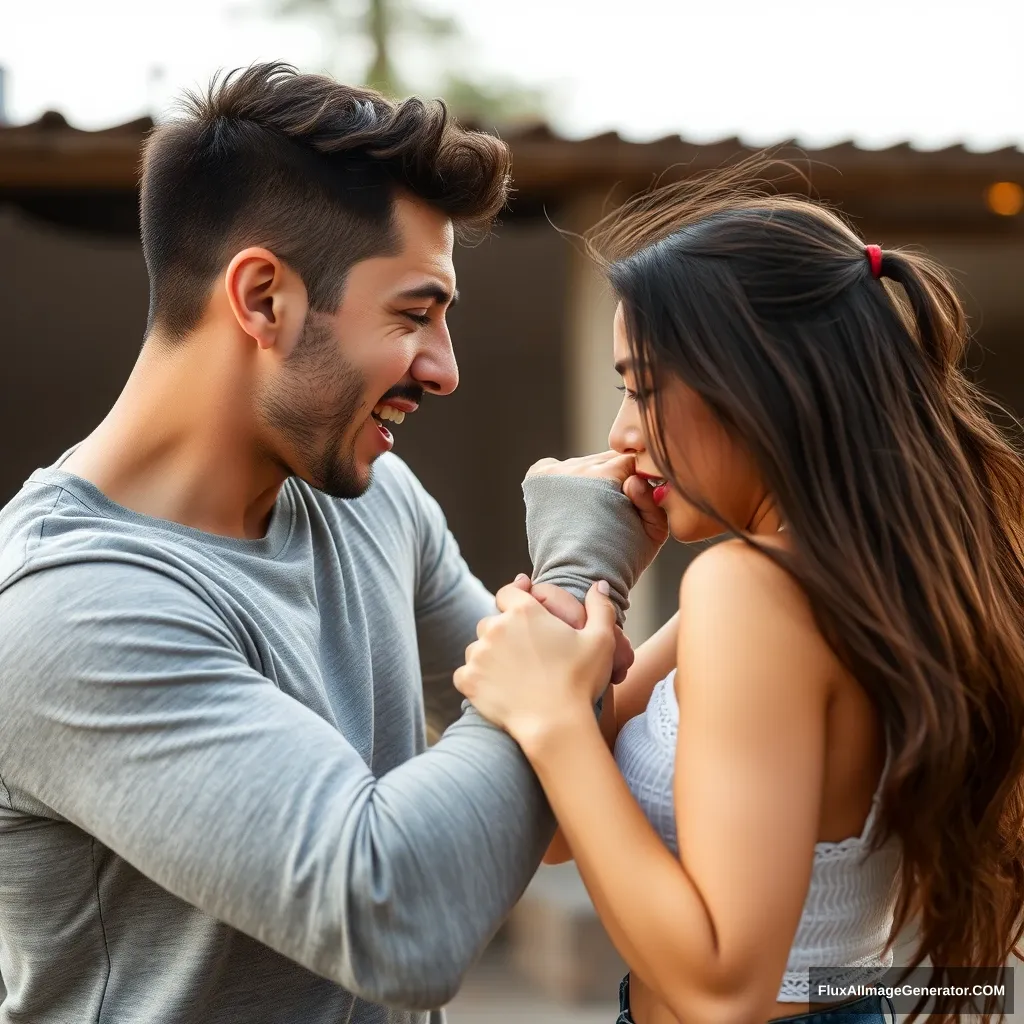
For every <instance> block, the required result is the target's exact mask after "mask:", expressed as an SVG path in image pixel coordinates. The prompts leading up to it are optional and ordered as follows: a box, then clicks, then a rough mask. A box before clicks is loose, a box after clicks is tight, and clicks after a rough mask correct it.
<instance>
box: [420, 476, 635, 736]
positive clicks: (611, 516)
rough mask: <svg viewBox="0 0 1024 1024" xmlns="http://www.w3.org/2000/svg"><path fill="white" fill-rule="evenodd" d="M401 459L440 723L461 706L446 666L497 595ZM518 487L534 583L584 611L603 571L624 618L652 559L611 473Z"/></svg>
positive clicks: (426, 663) (429, 684)
mask: <svg viewBox="0 0 1024 1024" xmlns="http://www.w3.org/2000/svg"><path fill="white" fill-rule="evenodd" d="M401 468H402V471H404V473H405V474H407V482H408V484H409V486H410V487H411V488H412V491H413V496H414V502H415V507H416V510H417V513H416V514H417V519H418V522H417V532H418V536H419V546H420V573H419V579H418V581H417V593H416V621H417V632H418V635H419V651H420V667H421V671H422V674H423V692H424V702H425V706H426V712H427V718H428V721H430V722H431V723H432V724H433V725H434V726H435V728H437V729H438V731H440V730H441V729H444V728H445V727H446V726H448V725H450V724H451V723H452V722H454V721H456V720H457V719H458V718H459V716H460V715H461V714H462V710H463V700H462V697H461V695H460V694H459V692H458V691H457V690H456V689H455V687H454V686H453V685H452V673H453V672H454V671H455V669H457V668H459V667H460V666H461V665H462V664H463V662H464V661H465V652H466V647H467V646H468V645H469V644H470V643H472V642H473V641H474V640H475V639H476V627H477V623H478V622H479V621H480V620H481V619H482V618H484V617H485V616H488V615H493V614H495V612H496V611H497V609H496V607H495V604H494V597H493V595H491V594H490V593H489V592H488V590H487V589H486V588H485V587H484V586H483V584H482V583H480V581H479V580H478V579H476V577H475V576H473V575H472V573H471V572H470V571H469V568H468V567H467V565H466V563H465V561H464V559H463V558H462V556H461V554H460V553H459V547H458V544H457V543H456V541H455V539H454V538H453V537H452V534H451V532H450V531H449V530H448V526H447V523H446V522H445V518H444V513H443V512H442V511H441V509H440V507H439V506H438V504H437V502H436V501H435V500H434V499H433V498H432V497H430V495H428V494H427V492H426V491H425V490H424V489H423V487H422V486H421V485H420V484H419V482H418V481H417V480H416V478H415V477H414V476H412V474H411V472H410V471H409V470H408V469H407V468H406V467H405V466H404V464H403V465H402V467H401ZM523 493H524V497H525V501H526V522H527V540H528V542H529V549H530V556H531V559H532V561H533V568H534V575H533V584H534V586H535V587H536V586H537V585H542V584H547V585H549V586H551V587H556V586H557V587H559V588H561V589H562V590H564V591H566V593H567V594H570V595H572V597H574V598H575V599H576V600H577V601H578V602H580V610H581V615H582V614H583V613H582V602H583V599H584V598H585V597H586V593H587V590H588V589H589V588H590V585H591V584H592V583H593V582H594V581H595V580H599V579H603V580H606V581H607V582H608V583H609V586H610V589H611V598H612V602H613V603H614V604H615V606H616V609H617V612H618V618H619V622H620V624H621V622H622V621H623V620H624V618H625V613H626V608H627V607H628V606H629V591H630V590H631V589H632V587H633V586H634V584H635V583H636V581H637V579H638V578H639V575H640V573H641V572H642V570H643V566H644V565H646V563H647V561H649V555H647V554H646V552H647V549H648V548H649V547H650V543H649V541H648V539H647V538H646V536H645V534H644V530H643V524H642V522H641V521H640V518H639V516H638V515H637V513H636V510H635V508H634V507H633V504H632V502H630V500H629V499H628V498H627V497H625V495H623V494H622V492H621V490H620V488H619V487H618V485H616V484H615V483H614V482H613V481H611V480H599V479H594V478H583V477H579V476H568V475H565V476H545V477H539V478H537V477H529V478H527V480H526V481H525V482H524V484H523ZM583 621H584V620H583V618H581V620H580V623H579V624H580V625H582V623H583ZM625 653H627V654H630V657H631V652H629V651H628V650H627V651H626V652H625ZM626 667H628V662H627V663H626Z"/></svg>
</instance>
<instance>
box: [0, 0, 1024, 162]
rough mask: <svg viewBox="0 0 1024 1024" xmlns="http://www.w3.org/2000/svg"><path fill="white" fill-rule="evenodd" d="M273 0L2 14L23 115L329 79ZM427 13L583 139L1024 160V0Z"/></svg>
mask: <svg viewBox="0 0 1024 1024" xmlns="http://www.w3.org/2000/svg"><path fill="white" fill-rule="evenodd" d="M273 2H274V0H173V2H165V0H32V2H26V0H0V65H2V66H4V67H5V68H6V69H7V88H6V93H7V95H6V107H7V116H8V119H9V120H12V121H15V122H21V121H27V120H32V119H34V118H36V117H38V116H39V114H40V113H41V112H42V111H44V110H46V109H57V110H60V111H61V112H62V113H64V114H65V115H66V116H67V117H68V119H69V120H70V121H71V122H72V123H73V124H76V125H79V126H81V127H88V128H98V127H105V126H108V125H111V124H116V123H118V122H121V121H125V120H129V119H130V118H133V117H137V116H139V115H140V114H143V113H146V112H150V111H155V112H157V113H159V112H160V111H161V110H163V109H165V108H166V106H167V104H168V102H169V101H170V99H171V98H172V97H173V95H174V94H175V93H177V92H178V91H180V90H181V89H182V88H185V87H190V86H194V85H196V84H197V83H203V82H205V81H206V80H207V79H208V78H209V76H210V75H211V74H212V73H213V72H214V71H215V70H217V69H218V68H220V67H235V66H239V65H244V64H247V63H250V62H251V61H254V60H262V59H271V58H273V59H283V60H288V61H290V62H292V63H295V64H297V65H299V66H300V67H303V68H306V69H310V70H317V69H319V66H320V64H321V62H322V60H323V54H324V50H323V47H322V40H321V38H320V37H319V35H318V33H317V31H316V30H315V29H313V28H311V27H309V26H303V25H300V24H296V23H294V22H291V21H283V20H281V19H279V18H278V19H274V18H269V17H264V16H261V15H260V14H259V11H260V10H261V8H262V9H266V8H267V7H269V6H271V5H272V4H273ZM420 2H421V5H422V6H426V7H429V8H431V9H434V10H437V11H444V12H449V13H452V14H454V15H456V16H457V17H458V18H459V20H460V22H461V23H462V25H463V26H464V28H465V30H466V33H467V40H468V41H467V44H466V46H465V49H464V52H463V55H462V58H463V59H464V61H465V64H466V65H467V66H468V67H471V68H475V69H476V70H478V71H481V72H485V73H490V74H498V75H502V76H506V77H510V78H515V79H517V80H519V81H521V82H523V83H525V84H527V85H536V86H543V87H545V88H546V89H548V91H549V94H550V96H551V97H552V103H551V107H552V117H551V121H552V123H553V124H554V126H555V127H556V128H557V129H559V130H561V131H562V132H564V133H566V134H568V135H571V136H584V135H588V134H593V133H596V132H601V131H608V130H617V131H619V132H621V133H622V134H623V135H625V136H627V137H629V138H634V139H640V140H643V139H651V138H656V137H658V136H661V135H666V134H676V133H681V134H683V135H685V136H687V137H689V138H692V139H694V140H695V141H705V140H710V139H713V138H719V137H723V136H728V135H734V134H736V135H740V136H741V137H743V138H744V139H746V140H748V141H750V142H754V143H770V142H774V141H781V140H783V139H786V138H790V137H796V138H797V139H798V140H800V141H801V142H804V143H806V144H810V145H822V144H827V143H829V142H833V141H838V140H842V139H847V138H853V139H855V140H857V141H858V142H860V143H861V144H863V145H868V146H881V145H888V144H891V143H893V142H897V141H902V140H904V139H909V140H911V141H913V142H915V143H917V144H919V145H921V146H924V147H928V148H931V147H937V146H942V145H948V144H950V143H953V142H961V141H962V142H965V143H967V144H968V145H970V146H971V147H973V148H981V149H985V148H994V147H998V146H1003V145H1011V144H1012V145H1020V146H1022V147H1024V43H1022V37H1024V0H970V2H960V0H930V2H926V0H875V2H873V3H872V2H863V3H848V2H846V0H774V2H769V0H703V2H702V3H694V2H691V0H619V2H616V3H612V2H608V0H508V2H496V0H420ZM246 9H248V11H250V12H252V13H246ZM398 58H399V64H400V65H404V66H406V67H407V68H408V69H410V70H412V71H415V68H416V67H417V66H418V64H417V61H418V57H417V54H416V53H415V52H414V51H412V50H410V51H407V52H406V53H400V54H399V55H398ZM347 59H348V60H349V61H350V62H351V67H352V68H358V67H359V61H360V59H361V54H359V53H358V52H357V51H355V50H353V51H352V52H351V53H350V54H349V55H348V57H347Z"/></svg>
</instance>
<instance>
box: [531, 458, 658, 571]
mask: <svg viewBox="0 0 1024 1024" xmlns="http://www.w3.org/2000/svg"><path fill="white" fill-rule="evenodd" d="M526 476H527V477H532V476H582V477H594V478H596V479H605V480H611V481H613V482H614V483H616V484H617V485H618V486H619V489H620V490H621V491H622V493H623V494H625V496H626V497H627V498H629V500H630V501H631V502H632V503H633V506H634V507H635V508H636V510H637V513H638V514H639V516H640V519H641V521H642V522H643V526H644V533H646V534H647V539H648V541H649V542H650V552H649V558H648V559H647V562H648V564H649V563H650V561H651V560H653V558H654V556H655V555H656V554H657V553H658V551H660V550H661V546H662V544H664V543H665V541H666V540H668V518H667V517H666V515H665V512H664V510H663V509H661V508H659V507H658V506H657V505H656V504H655V503H654V494H653V492H652V491H651V488H650V486H649V485H648V483H647V481H646V480H645V479H644V478H643V477H640V476H637V475H636V460H635V459H634V457H633V456H632V455H629V454H626V455H623V454H620V453H619V452H616V451H606V452H598V453H597V454H595V455H584V456H582V457H580V458H577V459H563V460H561V461H559V460H558V459H541V460H540V461H539V462H535V463H534V464H533V465H532V466H531V467H530V468H529V470H528V471H527V474H526Z"/></svg>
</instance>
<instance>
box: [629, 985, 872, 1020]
mask: <svg viewBox="0 0 1024 1024" xmlns="http://www.w3.org/2000/svg"><path fill="white" fill-rule="evenodd" d="M887 1003H888V1000H884V999H883V998H882V996H865V998H863V999H858V1000H856V1001H855V1002H852V1003H842V1004H841V1005H837V1006H835V1007H833V1008H832V1009H831V1010H817V1011H816V1012H814V1013H799V1014H797V1015H796V1016H795V1017H776V1018H775V1020H773V1021H772V1022H771V1024H888V1022H889V1020H890V1019H892V1018H891V1017H887V1016H886V1014H885V1007H886V1004H887ZM890 1013H891V1010H890ZM615 1024H633V1018H632V1017H631V1016H630V1015H629V975H628V974H627V975H626V976H625V977H624V978H623V979H622V983H621V984H620V985H619V1016H618V1018H617V1019H616V1021H615Z"/></svg>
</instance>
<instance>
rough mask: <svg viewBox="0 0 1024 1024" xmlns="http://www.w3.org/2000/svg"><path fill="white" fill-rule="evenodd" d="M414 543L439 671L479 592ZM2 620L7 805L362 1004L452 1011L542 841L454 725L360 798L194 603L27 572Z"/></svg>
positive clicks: (130, 576)
mask: <svg viewBox="0 0 1024 1024" xmlns="http://www.w3.org/2000/svg"><path fill="white" fill-rule="evenodd" d="M442 522H443V521H442ZM434 526H439V524H437V523H435V524H434ZM595 526H596V524H595ZM601 527H602V528H603V529H609V530H611V529H615V524H614V523H613V522H611V521H609V522H607V523H602V524H601ZM422 542H423V544H424V557H425V558H426V557H427V555H428V554H429V552H430V550H432V549H431V548H430V545H431V544H433V545H435V547H436V559H435V561H434V563H433V564H432V565H431V564H430V563H429V561H428V562H425V563H424V567H423V568H429V569H430V570H431V571H430V572H429V573H424V574H423V575H422V577H421V581H420V583H419V584H418V588H419V589H420V590H422V591H423V592H422V593H421V594H419V595H418V601H419V602H420V611H421V613H422V614H421V623H420V625H421V628H423V629H426V630H427V633H428V634H431V635H432V636H433V641H431V640H430V639H429V637H428V638H426V639H425V646H426V647H427V649H428V651H430V649H431V645H432V643H433V644H434V645H435V649H434V651H433V652H432V653H430V657H432V658H435V659H436V664H438V665H439V664H440V663H441V661H445V660H450V659H451V658H452V657H453V656H454V648H453V644H454V643H455V641H454V640H453V639H452V636H454V635H456V634H459V633H465V632H466V631H467V630H468V629H469V627H470V622H471V621H472V625H473V626H474V627H475V618H478V617H479V613H480V612H481V610H482V609H483V608H484V604H485V598H486V592H485V591H483V588H482V587H480V585H479V584H478V583H476V582H475V581H473V580H472V577H471V576H470V575H469V573H468V570H467V569H466V568H465V565H464V563H463V562H462V559H461V557H460V556H458V554H457V549H456V548H455V547H454V542H451V541H450V539H449V537H448V535H447V531H446V530H444V531H443V532H442V533H437V532H436V531H435V530H434V528H433V527H429V526H428V527H427V528H426V529H425V532H424V533H423V536H422ZM593 571H594V572H595V573H596V572H598V571H599V572H600V575H603V576H606V577H608V576H611V575H613V572H614V566H609V565H604V566H600V568H599V569H598V567H596V566H595V567H594V570H593ZM587 572H588V570H587V569H586V568H585V567H581V568H580V570H579V571H578V572H577V573H575V574H574V575H576V576H579V577H580V578H582V577H583V576H585V575H587ZM428 580H429V581H430V582H429V583H428V582H426V581H428ZM446 581H447V582H446ZM431 588H434V589H431ZM487 603H488V605H489V599H487ZM445 607H446V608H447V609H448V611H450V612H452V613H453V621H454V622H455V623H456V625H455V626H454V627H453V628H452V631H451V633H446V632H445V631H444V630H443V629H441V627H440V625H439V623H440V621H441V618H442V617H443V616H441V614H440V609H442V608H445ZM0 621H3V622H4V629H3V630H2V631H0V666H2V668H3V671H2V673H0V698H2V699H0V703H2V706H3V709H4V715H5V722H4V728H3V739H4V748H5V749H4V750H3V764H4V773H3V781H4V783H5V787H6V789H7V792H8V793H9V799H10V800H11V801H12V802H13V803H15V804H16V803H17V801H18V798H19V795H20V794H25V795H27V796H31V797H32V798H34V799H35V800H38V801H40V802H42V803H43V804H44V805H45V806H47V807H48V808H50V809H51V810H52V812H53V813H54V814H56V815H58V816H61V817H63V818H66V819H67V820H69V821H71V822H73V823H74V824H76V825H77V826H79V827H80V828H82V829H83V830H85V831H86V832H88V833H90V834H91V835H93V836H95V837H96V838H97V839H99V840H100V841H101V842H103V843H104V844H105V845H106V846H108V847H109V848H110V849H111V850H113V851H114V852H115V853H117V854H119V855H120V856H122V857H123V858H124V859H125V860H126V861H128V862H129V863H130V864H132V865H134V866H135V867H136V868H137V869H138V870H140V871H141V872H142V873H143V874H145V875H147V876H148V877H149V878H151V879H152V880H153V881H154V882H156V883H157V884H158V885H160V886H162V887H163V888H165V889H167V890H168V891H169V892H171V893H174V894H175V895H177V896H179V897H180V898H182V899H184V900H186V901H187V902H189V903H191V904H193V905H195V906H197V907H199V908H201V909H202V910H203V911H205V912H206V913H208V914H210V915H211V916H213V917H216V918H217V919H219V920H222V921H224V922H226V923H227V924H228V925H230V926H232V927H234V928H237V929H238V930H240V931H242V932H244V933H246V934H248V935H251V936H253V937H255V938H256V939H258V940H260V941H262V942H264V943H265V944H267V945H268V946H270V947H271V948H273V949H275V950H277V951H278V952H280V953H282V954H283V955H285V956H288V957H289V958H291V959H292V960H294V961H296V962H298V963H300V964H302V965H304V966H305V967H307V968H309V969H310V970H313V971H315V972H317V973H319V974H321V975H323V976H325V977H328V978H331V979H333V980H335V981H336V982H338V983H339V984H342V985H344V986H345V987H346V988H348V989H349V990H351V991H352V992H354V993H356V994H357V995H360V996H362V997H363V998H366V999H369V1000H372V1001H375V1002H383V1003H387V1004H390V1005H394V1006H400V1007H409V1008H417V1009H418V1008H432V1007H435V1006H438V1005H441V1004H443V1003H444V1002H446V1001H447V1000H448V999H450V998H451V996H452V995H453V994H454V992H455V991H456V990H457V988H458V986H459V984H460V982H461V978H462V975H463V973H464V971H465V970H466V969H467V968H468V967H469V966H470V965H471V964H472V962H473V961H474V959H475V958H476V956H477V955H478V953H479V951H480V950H481V949H482V948H483V946H484V944H485V943H486V942H487V940H488V939H489V938H490V936H491V934H492V933H493V931H494V930H495V929H496V928H497V926H498V924H499V923H500V922H501V920H502V919H503V918H504V916H505V915H506V914H507V913H508V911H509V909H510V908H511V907H512V905H513V904H514V903H515V901H516V900H517V899H518V897H519V896H520V894H521V893H522V891H523V889H524V888H525V886H526V884H527V883H528V881H529V879H530V877H531V876H532V874H533V872H534V871H535V869H536V867H537V864H538V862H539V860H540V856H541V854H542V852H543V849H544V847H545V845H546V844H547V842H548V841H549V839H550V836H551V829H552V822H551V818H550V814H549V812H548V811H547V810H546V804H545V801H544V798H543V794H542V792H541V790H540V787H539V785H538V783H537V781H536V779H535V777H534V775H533V773H532V772H531V771H530V769H529V767H528V766H527V764H526V762H525V760H524V759H523V757H522V755H521V754H520V752H519V751H518V749H517V748H516V747H515V745H514V744H513V743H512V741H511V740H510V739H509V738H508V737H507V736H505V735H504V734H503V733H501V732H499V731H498V730H496V729H494V728H493V727H491V726H490V725H488V724H487V723H485V722H484V721H483V720H482V719H481V718H480V717H479V716H478V715H477V714H476V713H475V712H474V711H473V710H472V709H469V710H467V711H466V712H465V714H464V715H463V716H462V717H461V719H460V720H459V721H458V722H456V723H455V724H454V725H453V726H452V727H451V728H449V729H448V730H447V732H446V733H445V735H444V736H443V737H442V739H441V740H440V741H439V742H438V743H437V744H436V745H435V746H434V747H432V748H431V749H430V750H428V751H426V752H425V753H423V754H421V755H420V756H418V757H415V758H413V759H412V760H410V761H408V762H406V763H405V764H403V765H400V766H399V767H397V768H395V769H393V770H392V771H390V772H388V773H387V774H386V775H385V776H383V777H381V778H375V777H374V776H373V774H372V773H371V772H370V770H369V769H368V768H367V766H366V764H365V763H364V762H363V760H362V759H361V758H360V756H359V755H358V753H357V752H356V751H355V749H354V748H353V747H352V746H351V745H350V744H349V743H348V742H347V741H346V739H345V737H344V736H343V735H342V734H341V733H339V732H338V731H337V730H336V729H335V728H333V727H332V726H331V725H329V724H328V723H327V722H325V721H324V720H323V719H321V718H320V717H319V716H317V715H316V714H314V713H313V712H312V711H311V710H309V709H308V708H306V707H304V706H303V705H301V704H300V703H298V702H297V701H295V700H293V699H292V698H290V697H288V696H287V695H285V694H283V693H282V692H281V691H280V690H279V689H277V687H276V686H275V685H274V684H273V683H272V682H270V681H269V680H268V679H266V678H265V677H264V676H262V675H261V674H260V673H259V672H257V671H255V670H254V669H253V668H252V667H251V666H250V665H249V664H248V662H247V660H246V658H245V656H244V654H243V652H242V650H241V649H240V648H239V646H238V642H237V640H236V639H235V637H234V635H233V633H232V631H231V630H230V629H229V628H227V626H226V625H225V624H224V622H223V621H222V620H221V618H220V616H219V614H218V612H217V611H215V610H214V609H213V608H212V607H211V606H210V605H209V604H207V602H206V601H205V600H204V599H203V597H202V596H201V595H200V594H199V593H197V592H193V591H192V590H190V589H188V588H187V587H186V586H184V585H183V584H182V583H180V582H178V581H177V580H175V579H171V578H169V577H168V576H165V575H163V574H162V573H160V572H156V571H152V570H148V569H145V568H142V567H141V566H137V565H126V564H115V563H103V562H93V563H89V564H71V565H65V566H62V567H59V568H51V569H48V570H45V571H41V572H35V573H31V574H29V575H27V576H25V577H24V578H22V579H21V580H20V581H19V582H17V583H16V584H14V585H12V586H11V587H10V588H8V589H7V590H5V591H4V592H3V593H2V594H0ZM428 627H432V628H428ZM463 639H464V638H463V637H462V636H459V639H458V642H460V643H461V642H462V640H463ZM463 646H464V644H463ZM456 663H457V662H456Z"/></svg>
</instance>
